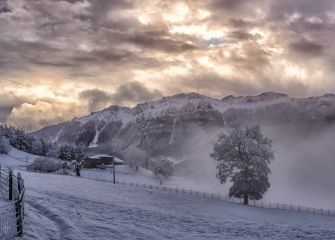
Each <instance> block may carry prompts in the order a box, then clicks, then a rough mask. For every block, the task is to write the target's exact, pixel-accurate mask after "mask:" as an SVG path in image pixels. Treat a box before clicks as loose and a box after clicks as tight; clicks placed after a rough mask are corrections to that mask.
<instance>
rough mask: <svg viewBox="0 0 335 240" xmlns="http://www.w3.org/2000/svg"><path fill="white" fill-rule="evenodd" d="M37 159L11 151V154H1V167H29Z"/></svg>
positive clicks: (27, 154)
mask: <svg viewBox="0 0 335 240" xmlns="http://www.w3.org/2000/svg"><path fill="white" fill-rule="evenodd" d="M36 158H37V156H36V155H33V154H29V153H26V152H22V151H20V150H17V149H16V148H13V147H12V149H11V151H10V152H9V154H0V165H1V166H2V167H13V166H27V165H29V164H31V163H32V162H33V161H34V160H35V159H36Z"/></svg>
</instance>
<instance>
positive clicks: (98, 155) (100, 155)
mask: <svg viewBox="0 0 335 240" xmlns="http://www.w3.org/2000/svg"><path fill="white" fill-rule="evenodd" d="M89 158H90V159H101V158H113V159H114V161H115V162H116V163H123V160H122V159H120V158H117V157H114V156H112V155H108V154H96V155H92V156H90V157H89Z"/></svg>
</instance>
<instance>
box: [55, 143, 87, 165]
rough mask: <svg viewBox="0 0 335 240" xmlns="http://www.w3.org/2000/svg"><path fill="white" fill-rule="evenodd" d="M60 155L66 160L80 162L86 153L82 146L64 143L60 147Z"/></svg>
mask: <svg viewBox="0 0 335 240" xmlns="http://www.w3.org/2000/svg"><path fill="white" fill-rule="evenodd" d="M58 157H59V158H60V159H62V160H66V161H71V160H76V161H77V162H80V161H82V160H83V159H84V153H83V150H82V149H81V148H80V147H74V146H71V145H64V146H61V147H60V149H59V156H58Z"/></svg>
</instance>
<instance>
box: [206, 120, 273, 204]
mask: <svg viewBox="0 0 335 240" xmlns="http://www.w3.org/2000/svg"><path fill="white" fill-rule="evenodd" d="M211 157H212V158H213V159H214V160H216V161H218V162H219V163H218V165H217V169H218V173H217V175H216V176H217V178H218V179H219V181H220V182H221V183H226V182H227V181H228V179H229V180H230V181H231V182H232V183H233V185H232V187H231V188H230V190H229V196H230V197H236V198H243V199H244V204H248V199H254V200H259V199H261V198H262V196H263V194H264V193H265V192H266V190H267V189H268V188H269V187H270V184H269V181H268V175H269V174H270V169H269V167H268V164H269V163H270V161H271V160H272V159H273V158H274V155H273V151H272V145H271V140H270V139H269V138H267V137H264V136H263V134H262V132H261V129H260V127H259V126H254V127H245V128H242V127H241V126H234V127H233V128H232V130H231V132H230V134H229V135H226V134H223V133H222V134H219V135H218V137H217V139H216V141H215V142H214V149H213V153H212V154H211Z"/></svg>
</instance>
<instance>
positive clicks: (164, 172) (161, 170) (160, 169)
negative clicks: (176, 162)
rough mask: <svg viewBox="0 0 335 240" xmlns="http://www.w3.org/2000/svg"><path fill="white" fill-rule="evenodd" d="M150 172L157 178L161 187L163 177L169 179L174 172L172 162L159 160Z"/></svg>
mask: <svg viewBox="0 0 335 240" xmlns="http://www.w3.org/2000/svg"><path fill="white" fill-rule="evenodd" d="M152 172H153V174H154V175H155V176H156V177H157V178H159V182H160V184H161V185H162V184H163V177H164V178H167V177H170V176H172V174H173V172H174V167H173V162H171V161H169V160H167V159H163V160H159V161H158V162H156V163H155V167H154V169H153V171H152Z"/></svg>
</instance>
